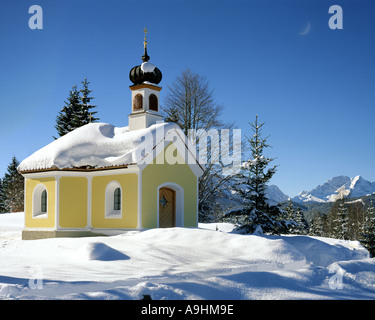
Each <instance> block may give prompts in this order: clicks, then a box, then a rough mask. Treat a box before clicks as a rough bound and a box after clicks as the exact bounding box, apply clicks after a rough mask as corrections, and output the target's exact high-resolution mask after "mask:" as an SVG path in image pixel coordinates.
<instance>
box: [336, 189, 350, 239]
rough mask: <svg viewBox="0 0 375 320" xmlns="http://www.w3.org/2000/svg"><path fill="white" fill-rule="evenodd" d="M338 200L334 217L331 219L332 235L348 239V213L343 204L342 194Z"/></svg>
mask: <svg viewBox="0 0 375 320" xmlns="http://www.w3.org/2000/svg"><path fill="white" fill-rule="evenodd" d="M337 201H338V207H337V212H336V217H335V219H334V220H333V237H334V238H337V239H342V240H348V239H347V238H348V231H349V214H348V208H347V206H346V204H345V197H344V196H342V197H341V198H340V199H339V200H337Z"/></svg>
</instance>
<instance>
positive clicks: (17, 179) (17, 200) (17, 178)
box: [3, 157, 24, 212]
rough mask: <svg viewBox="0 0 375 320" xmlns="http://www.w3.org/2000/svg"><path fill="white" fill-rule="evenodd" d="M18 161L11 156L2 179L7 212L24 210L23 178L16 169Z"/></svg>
mask: <svg viewBox="0 0 375 320" xmlns="http://www.w3.org/2000/svg"><path fill="white" fill-rule="evenodd" d="M18 165H19V162H18V161H17V159H16V157H13V158H12V161H11V163H10V164H9V166H8V168H7V172H6V173H5V176H4V179H3V196H4V207H5V210H6V211H7V212H19V211H23V210H24V178H23V176H22V175H21V174H20V173H19V172H18V171H17V167H18Z"/></svg>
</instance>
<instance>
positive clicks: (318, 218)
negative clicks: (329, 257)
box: [309, 213, 327, 237]
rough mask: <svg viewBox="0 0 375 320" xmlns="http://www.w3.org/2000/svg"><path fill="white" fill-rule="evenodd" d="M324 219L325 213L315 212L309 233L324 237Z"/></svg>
mask: <svg viewBox="0 0 375 320" xmlns="http://www.w3.org/2000/svg"><path fill="white" fill-rule="evenodd" d="M326 220H327V216H326V215H325V214H322V213H318V214H316V215H315V216H314V218H313V219H312V221H311V223H310V229H309V235H312V236H318V237H324V235H325V230H324V226H325V224H326Z"/></svg>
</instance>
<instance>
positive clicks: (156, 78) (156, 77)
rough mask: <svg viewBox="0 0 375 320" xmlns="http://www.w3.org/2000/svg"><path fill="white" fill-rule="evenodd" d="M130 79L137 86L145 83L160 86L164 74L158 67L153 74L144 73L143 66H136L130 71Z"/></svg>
mask: <svg viewBox="0 0 375 320" xmlns="http://www.w3.org/2000/svg"><path fill="white" fill-rule="evenodd" d="M129 79H130V81H131V82H133V83H134V84H135V85H138V84H142V83H143V82H144V81H148V82H151V83H154V84H158V83H159V82H160V81H161V79H162V74H161V71H160V70H159V69H158V68H157V67H155V68H154V70H153V71H151V72H144V71H142V65H140V66H135V67H133V68H132V69H131V70H130V72H129Z"/></svg>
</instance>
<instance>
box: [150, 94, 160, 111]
mask: <svg viewBox="0 0 375 320" xmlns="http://www.w3.org/2000/svg"><path fill="white" fill-rule="evenodd" d="M148 106H149V109H150V110H152V111H156V112H157V111H159V110H158V97H157V96H156V95H154V94H153V93H151V94H150V96H149V98H148Z"/></svg>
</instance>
